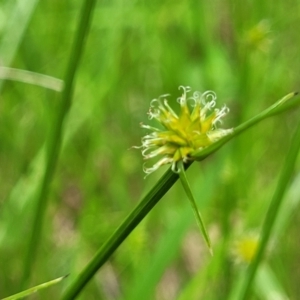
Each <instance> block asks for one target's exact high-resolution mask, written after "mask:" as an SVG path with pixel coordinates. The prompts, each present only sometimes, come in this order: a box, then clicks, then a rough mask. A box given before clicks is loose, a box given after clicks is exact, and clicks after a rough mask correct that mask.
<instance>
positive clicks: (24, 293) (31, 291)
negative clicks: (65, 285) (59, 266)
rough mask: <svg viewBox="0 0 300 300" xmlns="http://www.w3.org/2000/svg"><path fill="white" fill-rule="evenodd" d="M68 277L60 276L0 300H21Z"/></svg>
mask: <svg viewBox="0 0 300 300" xmlns="http://www.w3.org/2000/svg"><path fill="white" fill-rule="evenodd" d="M68 276H69V275H65V276H62V277H59V278H56V279H53V280H50V281H48V282H45V283H42V284H39V285H36V286H34V287H32V288H30V289H27V290H25V291H22V292H20V293H17V294H14V295H11V296H9V297H6V298H3V299H2V300H17V299H22V298H24V297H27V296H29V295H32V294H34V293H36V292H37V291H40V290H43V289H46V288H49V287H50V286H52V285H54V284H57V283H59V282H61V281H62V280H63V279H65V278H66V277H68Z"/></svg>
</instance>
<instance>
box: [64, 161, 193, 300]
mask: <svg viewBox="0 0 300 300" xmlns="http://www.w3.org/2000/svg"><path fill="white" fill-rule="evenodd" d="M188 167H189V165H185V168H188ZM177 179H178V175H177V174H175V173H174V172H173V171H172V170H171V169H169V170H168V171H167V172H166V173H165V174H164V175H163V177H162V178H161V179H160V180H159V181H158V182H157V184H156V185H155V186H154V187H153V188H152V189H151V190H150V192H149V193H148V194H147V195H146V196H145V197H144V198H143V199H142V201H141V202H140V203H139V204H138V205H137V206H136V208H135V209H134V210H133V211H132V212H131V213H130V214H129V215H128V217H127V218H126V219H125V221H124V222H123V223H122V224H121V225H120V226H119V228H117V230H116V231H115V232H114V233H113V234H112V235H111V237H110V238H109V239H108V240H107V242H106V243H105V244H104V245H103V246H102V247H101V248H100V249H99V250H98V252H97V253H96V255H95V256H94V257H93V258H92V260H91V261H90V263H89V264H88V265H87V266H86V267H85V268H84V270H83V271H82V272H81V273H80V274H79V276H78V277H77V279H75V281H74V282H73V283H72V284H71V285H70V286H69V288H68V289H67V290H66V292H65V293H64V295H63V296H62V299H63V300H71V299H74V298H75V297H76V296H77V295H78V294H79V293H80V292H81V290H82V289H83V288H84V286H85V285H86V284H87V283H88V282H89V280H90V279H91V278H92V277H93V276H94V274H95V273H96V272H97V271H98V270H99V268H100V267H101V266H102V265H103V264H104V263H105V262H106V261H107V260H108V259H109V257H110V256H111V255H112V254H113V253H114V251H115V250H116V249H117V248H118V247H119V246H120V245H121V243H122V242H123V241H124V240H125V239H126V237H127V236H128V235H129V234H130V233H131V232H132V231H133V229H134V228H135V227H136V226H137V225H138V224H139V223H140V222H141V221H142V220H143V218H144V217H145V216H146V215H147V214H148V213H149V212H150V211H151V209H152V208H153V207H154V206H155V205H156V204H157V202H158V201H159V200H160V199H161V198H162V197H163V196H164V195H165V193H166V192H167V191H168V190H169V189H170V188H171V187H172V185H173V184H174V183H175V182H176V181H177Z"/></svg>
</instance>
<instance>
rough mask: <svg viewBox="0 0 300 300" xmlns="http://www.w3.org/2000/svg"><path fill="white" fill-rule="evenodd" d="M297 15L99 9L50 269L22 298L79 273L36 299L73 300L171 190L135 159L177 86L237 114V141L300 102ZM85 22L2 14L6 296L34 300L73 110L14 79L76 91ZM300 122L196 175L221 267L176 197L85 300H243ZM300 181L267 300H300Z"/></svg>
mask: <svg viewBox="0 0 300 300" xmlns="http://www.w3.org/2000/svg"><path fill="white" fill-rule="evenodd" d="M24 3H26V5H25V4H24ZM299 5H300V4H299V3H298V2H295V3H293V5H292V4H291V3H290V2H287V1H282V2H278V3H276V5H274V3H273V2H271V1H270V0H268V1H264V2H262V1H252V2H240V3H239V2H235V1H228V0H227V1H214V2H212V3H210V2H208V1H207V2H205V1H202V2H201V1H200V2H199V1H183V0H181V1H176V3H173V2H172V1H150V2H145V1H131V2H128V1H121V0H118V1H98V2H97V5H96V7H95V10H94V16H93V19H92V22H91V26H90V31H89V34H88V38H87V41H86V45H85V47H84V52H83V56H82V59H81V62H80V64H79V65H76V67H78V71H77V76H76V81H75V90H74V96H73V100H72V102H73V103H72V106H71V108H70V111H69V113H68V115H67V119H66V122H65V126H64V131H63V138H62V146H61V149H62V151H61V153H60V156H59V160H58V163H57V168H56V171H55V173H54V177H53V181H52V182H51V185H50V188H49V192H48V195H47V196H46V197H47V207H46V210H45V216H44V221H43V224H44V225H43V229H42V233H41V236H40V238H39V243H40V247H39V248H38V256H37V260H36V262H35V264H34V265H33V269H32V271H31V272H30V273H31V275H30V279H29V282H28V283H27V285H26V287H24V289H25V288H30V287H32V286H36V285H37V284H39V283H40V282H47V281H49V280H50V279H52V278H57V277H59V276H61V275H63V274H68V273H70V276H69V277H68V278H67V279H65V280H64V281H63V282H62V283H61V284H58V285H54V286H52V287H50V288H49V289H47V290H45V291H40V292H39V293H38V294H37V297H38V299H45V300H47V299H59V297H60V295H61V294H62V285H65V287H66V286H67V285H68V284H69V283H70V282H71V281H73V280H74V278H75V277H76V276H77V275H78V274H79V273H80V272H81V271H82V269H83V268H84V267H85V266H86V265H87V263H88V262H89V261H90V260H91V258H92V257H93V256H94V255H95V253H96V252H97V250H98V249H99V247H100V246H102V245H103V244H104V243H105V241H106V240H107V239H108V238H109V237H110V235H111V234H112V233H113V232H114V231H115V229H116V228H117V227H118V226H119V225H120V224H121V222H122V221H123V220H124V218H125V217H126V216H127V215H128V213H129V212H130V211H132V209H133V207H135V206H136V204H137V203H138V202H139V200H140V199H141V198H142V196H143V195H146V194H147V192H148V191H149V190H150V188H151V187H152V186H153V185H154V184H155V183H156V182H157V181H158V179H159V178H160V176H161V174H162V173H163V170H161V171H157V174H156V173H154V174H151V175H150V176H149V177H147V178H146V179H145V180H144V179H143V177H144V174H143V172H142V164H143V161H142V158H141V155H140V153H139V152H138V151H136V150H133V149H129V150H128V148H130V147H131V146H133V145H139V144H140V137H141V136H142V135H144V132H143V130H141V129H140V128H139V123H140V122H141V121H143V122H145V121H146V118H147V115H146V112H147V110H148V107H149V101H150V100H151V99H152V98H154V97H156V96H157V95H160V94H164V93H171V94H172V95H177V94H178V91H177V90H176V89H177V87H178V86H179V85H189V86H191V87H192V88H193V90H199V91H205V90H208V89H209V90H214V91H215V92H216V93H217V95H218V105H219V104H220V106H221V105H222V104H223V103H226V105H227V106H228V107H229V108H230V110H231V111H230V113H229V115H228V116H227V118H226V120H224V127H225V128H230V127H235V126H237V125H239V124H241V123H243V122H245V121H247V120H248V119H249V118H251V117H252V116H254V115H256V114H258V113H259V112H261V111H262V110H263V109H265V108H267V107H269V106H270V105H272V104H273V103H274V101H276V100H277V99H279V98H281V97H282V96H283V95H286V94H287V93H289V92H292V91H296V90H298V89H299V80H298V78H299V76H298V70H299V68H300V58H299V46H300V37H299V34H298V32H297V30H295V28H297V24H298V23H299V18H300V17H299V13H298V11H299ZM81 9H82V2H81V1H57V0H54V1H53V0H51V1H50V0H45V1H36V0H27V1H23V0H19V1H9V0H4V1H2V2H1V4H0V17H1V18H0V36H1V44H0V61H1V67H0V77H1V78H2V79H3V80H1V82H0V92H1V93H0V95H1V102H0V112H1V118H0V166H1V167H0V187H1V188H0V245H1V246H0V266H1V272H0V298H3V297H7V296H9V295H12V294H15V293H17V292H20V291H21V290H22V289H21V281H22V274H23V273H24V270H23V266H24V260H25V256H26V252H27V251H28V250H27V249H28V243H29V238H30V235H31V234H32V226H33V220H34V209H35V206H36V202H35V199H36V191H37V188H38V186H39V184H40V182H41V179H42V177H43V174H44V172H45V168H46V162H47V160H46V157H47V155H48V153H47V152H46V148H45V146H44V145H45V143H46V141H48V138H49V134H50V133H51V131H52V130H53V127H52V126H53V123H54V120H55V119H56V118H57V114H58V109H59V107H60V104H61V101H62V100H61V99H62V95H61V92H59V91H58V90H60V85H59V84H60V81H55V80H54V85H55V88H54V89H50V88H47V89H46V88H45V87H42V86H39V80H37V79H36V81H35V82H36V84H35V85H34V84H28V83H24V82H28V76H29V74H28V73H22V74H23V75H22V74H21V75H20V76H21V77H22V76H23V78H21V79H22V80H21V81H23V82H21V81H20V78H19V77H18V79H17V78H16V76H17V75H16V72H12V71H10V73H8V71H7V70H4V69H3V68H2V67H10V68H14V69H22V70H28V71H31V72H34V73H39V74H44V75H48V76H51V77H55V78H56V79H63V80H65V72H66V69H67V66H68V62H69V61H70V55H71V54H70V53H71V49H72V43H73V40H74V36H75V32H76V29H77V26H78V23H79V16H80V14H81ZM18 74H20V73H18ZM14 76H15V77H14ZM37 77H38V74H37ZM37 77H35V78H37ZM9 78H10V80H4V79H9ZM11 79H14V80H11ZM52 79H53V78H52ZM17 80H18V81H17ZM26 80H27V81H26ZM46 80H49V81H50V80H51V78H48V79H47V78H46ZM49 81H48V82H49ZM52 83H53V81H51V84H52ZM51 84H50V87H51ZM298 114H299V110H297V109H292V110H290V111H289V112H288V113H283V114H279V115H277V116H274V117H273V118H270V119H268V120H266V121H264V122H262V123H259V124H258V125H256V126H255V127H253V128H252V129H250V130H248V131H247V132H245V133H243V135H240V136H239V137H237V138H235V139H233V140H232V141H231V142H230V143H228V145H226V146H225V147H223V148H221V149H220V150H219V151H217V152H216V153H215V154H214V155H213V156H210V157H209V158H208V159H206V160H204V161H202V162H199V163H198V162H196V163H194V164H193V165H192V166H191V167H190V168H189V170H188V171H187V177H188V179H189V181H190V185H191V190H192V191H193V193H194V197H195V200H196V201H197V206H198V207H199V209H200V211H201V214H202V216H203V218H204V219H205V224H206V226H207V229H208V234H209V236H210V237H211V243H212V248H213V251H214V256H213V257H211V256H210V255H209V253H208V251H207V248H206V245H205V243H204V242H203V239H202V238H201V236H200V235H199V234H198V228H197V224H195V221H194V218H193V214H192V212H191V210H190V207H189V202H188V199H187V197H186V195H185V193H184V191H183V189H182V187H181V186H180V185H179V184H178V183H176V184H175V185H174V186H173V187H172V188H171V190H170V191H169V192H168V193H167V194H166V195H165V196H164V198H163V199H162V201H160V203H158V205H157V206H156V207H155V208H154V209H153V211H152V212H151V213H150V214H149V215H148V216H147V217H146V219H145V220H144V221H142V223H141V224H140V225H139V227H138V228H136V229H135V230H134V231H133V233H132V234H131V235H130V236H129V238H128V239H126V240H125V241H124V243H123V244H122V246H121V247H120V248H119V249H118V250H117V251H116V252H115V253H114V254H113V256H112V257H111V258H110V260H109V261H108V262H107V263H106V264H105V265H104V266H103V268H102V269H101V270H100V271H99V272H97V273H96V275H95V277H94V278H93V279H92V280H91V281H90V283H89V284H88V285H87V286H86V288H85V289H84V290H83V292H82V294H81V297H82V299H124V300H125V299H128V300H129V299H130V300H132V299H162V300H163V299H180V300H185V299H195V300H196V299H211V300H214V299H216V300H217V299H239V298H238V297H239V295H240V294H239V293H240V290H241V286H242V284H243V281H244V278H246V276H245V270H246V268H245V262H243V261H242V259H241V257H237V253H236V251H234V249H235V243H236V241H237V240H238V238H239V237H241V236H245V235H247V234H248V233H249V232H254V233H255V234H258V235H259V234H260V232H261V227H262V224H263V223H264V219H265V216H266V213H267V210H268V207H269V204H270V201H271V199H272V195H273V194H274V191H275V190H276V189H277V188H278V180H277V179H278V178H277V177H278V174H279V173H280V171H281V170H282V166H283V163H284V157H286V153H287V152H288V149H289V145H290V143H291V139H292V138H293V132H294V129H295V127H296V125H297V120H298V119H299V116H298ZM298 170H299V163H297V162H296V164H295V166H294V178H292V179H291V180H290V181H289V184H290V185H289V186H290V188H288V189H289V190H288V193H287V196H286V197H284V198H283V202H282V205H281V206H280V210H279V211H278V214H279V215H278V216H277V222H276V223H275V227H274V228H273V232H272V235H271V243H269V244H268V247H267V252H266V255H265V258H264V261H263V264H262V265H261V268H259V269H258V273H257V278H256V280H254V286H253V289H252V291H251V295H253V297H254V299H267V298H266V297H267V295H272V293H271V292H272V291H273V292H274V293H276V295H281V298H280V299H284V297H286V298H287V297H288V298H291V299H296V298H297V295H298V294H299V284H298V278H299V276H300V274H298V272H299V270H298V269H299V251H298V249H299V246H300V245H299V239H298V235H297V234H298V228H299V225H300V218H299V213H298V209H297V208H298V207H299V199H300V197H299V193H300V190H299V184H298V182H299V174H298V173H299V171H298ZM48 183H49V184H50V181H49V182H48ZM45 201H46V200H45ZM262 282H264V283H265V284H262ZM273 295H274V294H273ZM79 298H80V297H79ZM270 299H271V298H270Z"/></svg>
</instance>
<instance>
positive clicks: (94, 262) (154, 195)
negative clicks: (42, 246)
mask: <svg viewBox="0 0 300 300" xmlns="http://www.w3.org/2000/svg"><path fill="white" fill-rule="evenodd" d="M295 95H296V93H291V94H288V95H287V96H285V97H284V98H282V99H281V100H279V101H278V102H276V103H275V104H274V105H272V106H271V107H269V108H268V109H266V110H265V111H263V112H262V113H260V114H258V115H257V116H255V117H253V118H252V119H250V120H249V121H247V122H245V123H243V124H241V125H240V126H238V127H236V128H235V129H234V131H233V133H232V134H231V135H230V136H226V137H224V138H222V139H221V140H219V141H218V142H216V143H215V144H212V145H211V146H209V147H207V148H205V149H204V150H202V151H203V153H204V154H202V152H199V153H198V156H197V160H199V161H201V160H203V159H205V158H206V157H207V156H209V155H210V154H212V153H214V152H215V151H216V150H218V149H219V148H220V147H221V146H223V145H224V144H226V143H227V142H228V141H229V140H231V139H232V138H233V137H234V136H237V135H239V134H240V133H242V132H243V131H245V130H247V129H248V128H250V127H252V126H254V125H255V124H257V123H259V122H260V121H262V120H264V119H266V118H268V117H270V116H272V115H275V114H277V113H281V112H284V111H286V110H287V109H291V108H293V107H295V106H296V105H298V104H299V100H298V101H295V102H293V103H292V105H291V104H289V105H283V104H286V102H287V101H288V100H290V99H291V98H293V97H294V96H295ZM189 166H190V164H187V165H184V167H185V169H187V168H188V167H189ZM177 179H178V174H175V173H173V171H172V170H171V168H170V169H169V170H168V171H167V172H166V173H165V174H164V175H163V176H162V178H161V179H160V180H159V181H158V182H157V183H156V185H155V186H154V187H153V188H152V189H151V190H150V192H149V193H148V194H147V195H146V196H145V197H144V198H143V199H142V200H141V202H140V203H139V204H138V205H137V206H136V208H135V209H134V210H133V211H132V212H131V213H130V214H129V215H128V217H127V218H126V219H125V220H124V222H123V223H122V224H121V225H120V226H119V227H118V228H117V230H116V231H115V232H114V233H113V234H112V235H111V236H110V238H109V239H108V240H107V241H106V242H105V243H104V244H103V246H102V247H101V248H100V249H99V250H98V252H97V253H96V254H95V256H94V257H93V258H92V259H91V261H90V262H89V263H88V264H87V266H86V267H85V268H84V269H83V270H82V271H81V273H80V274H79V275H78V277H77V278H76V279H75V280H74V281H73V282H72V283H71V285H70V286H69V287H68V288H67V290H66V291H65V293H64V294H63V295H62V298H61V299H62V300H71V299H74V298H75V297H76V296H77V295H78V294H79V293H80V292H81V290H82V289H83V288H84V287H85V285H86V284H87V283H88V282H89V281H90V280H91V279H92V277H93V276H94V275H95V273H96V272H97V271H98V270H99V269H100V268H101V267H102V266H103V264H104V263H105V262H106V261H107V260H108V259H109V258H110V256H111V255H112V254H113V253H114V252H115V251H116V249H117V248H118V247H119V246H120V245H121V244H122V242H123V241H124V240H125V239H126V238H127V236H128V235H129V234H130V233H131V232H132V231H133V230H134V228H135V227H136V226H137V225H138V224H139V223H140V222H141V221H142V220H143V218H144V217H145V216H146V215H147V214H148V213H149V212H150V211H151V209H152V208H153V207H154V206H155V205H156V204H157V202H158V201H159V200H160V199H161V198H162V197H163V196H164V195H165V194H166V192H167V191H168V190H169V189H170V188H171V187H172V185H173V184H174V183H175V182H176V181H177Z"/></svg>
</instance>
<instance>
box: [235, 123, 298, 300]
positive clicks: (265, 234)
mask: <svg viewBox="0 0 300 300" xmlns="http://www.w3.org/2000/svg"><path fill="white" fill-rule="evenodd" d="M299 149H300V122H299V124H298V127H297V129H296V132H295V133H294V136H293V138H292V142H291V146H290V149H289V152H288V154H287V156H286V159H285V163H284V165H283V169H282V172H281V174H280V177H279V180H278V184H277V187H276V190H275V193H274V196H273V199H272V201H271V204H270V207H269V209H268V212H267V215H266V218H265V220H264V224H263V227H262V236H261V241H260V244H259V247H258V250H257V254H256V256H255V258H254V260H253V262H252V263H251V264H250V266H249V269H248V272H247V276H246V280H245V284H244V288H243V289H242V292H241V297H240V298H239V299H244V300H246V299H249V297H250V295H251V287H252V283H253V279H254V277H255V274H256V272H257V269H258V267H259V265H260V263H261V262H262V260H263V256H264V253H265V250H266V247H267V245H268V242H269V240H270V237H271V234H272V230H273V227H274V223H275V220H276V217H277V215H278V212H279V209H280V205H281V203H282V200H283V196H284V193H285V190H286V188H287V186H288V184H289V181H290V179H291V177H292V173H293V171H294V165H295V162H296V159H297V156H298V152H299Z"/></svg>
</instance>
